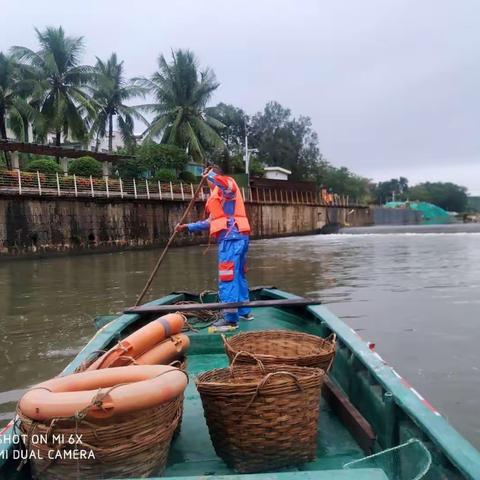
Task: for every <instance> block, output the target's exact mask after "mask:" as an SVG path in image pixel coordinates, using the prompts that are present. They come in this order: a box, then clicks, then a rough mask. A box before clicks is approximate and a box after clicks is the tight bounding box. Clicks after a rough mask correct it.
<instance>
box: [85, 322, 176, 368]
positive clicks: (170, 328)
mask: <svg viewBox="0 0 480 480" xmlns="http://www.w3.org/2000/svg"><path fill="white" fill-rule="evenodd" d="M184 324H185V320H184V317H183V315H180V314H179V313H169V314H168V315H164V316H163V317H159V318H157V319H156V320H153V321H152V322H150V323H147V325H145V326H144V327H142V328H139V329H138V330H137V331H136V332H134V333H132V334H131V335H129V336H128V337H127V338H125V339H123V340H122V341H120V342H118V344H117V345H115V346H114V347H113V348H111V349H110V350H109V351H108V352H106V353H104V354H103V355H102V356H101V357H100V358H98V359H97V360H95V362H93V363H92V364H91V365H90V366H89V367H88V368H87V370H98V369H100V368H109V367H120V366H122V365H128V364H129V363H131V359H132V358H136V357H138V356H139V355H142V354H143V353H145V352H146V351H148V350H150V349H151V348H152V347H154V346H155V345H156V344H157V343H160V342H161V341H163V340H165V339H166V338H168V337H170V336H171V335H175V334H177V333H180V332H181V331H182V328H183V326H184ZM129 357H130V358H129Z"/></svg>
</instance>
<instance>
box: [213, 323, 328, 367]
mask: <svg viewBox="0 0 480 480" xmlns="http://www.w3.org/2000/svg"><path fill="white" fill-rule="evenodd" d="M222 338H223V343H224V345H225V352H226V354H227V355H228V358H229V360H230V362H231V361H232V359H233V358H234V357H235V355H237V354H238V353H239V352H247V353H250V354H252V355H254V356H255V357H256V358H258V359H259V360H260V361H261V362H262V363H263V364H265V365H268V364H270V363H275V364H283V365H298V366H302V367H315V368H321V369H322V370H325V371H326V372H328V371H329V370H330V367H331V366H332V363H333V360H334V357H335V349H336V335H335V334H334V333H332V334H331V335H330V336H328V337H327V338H322V337H317V336H316V335H309V334H308V333H300V332H292V331H289V330H262V331H258V332H246V333H239V334H238V335H234V336H233V337H230V338H228V339H227V338H226V337H225V335H222ZM238 361H239V362H241V363H254V360H253V359H252V356H251V355H246V354H245V353H240V355H239V357H238Z"/></svg>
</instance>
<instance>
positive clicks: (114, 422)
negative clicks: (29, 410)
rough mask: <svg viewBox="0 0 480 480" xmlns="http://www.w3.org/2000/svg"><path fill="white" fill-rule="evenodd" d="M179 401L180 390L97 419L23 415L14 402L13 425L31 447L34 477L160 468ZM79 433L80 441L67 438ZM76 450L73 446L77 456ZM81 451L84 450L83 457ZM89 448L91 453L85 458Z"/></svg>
mask: <svg viewBox="0 0 480 480" xmlns="http://www.w3.org/2000/svg"><path fill="white" fill-rule="evenodd" d="M182 402H183V395H182V396H181V397H178V398H177V399H175V400H172V401H171V402H168V403H165V404H163V405H160V406H157V407H154V408H150V409H146V410H140V411H138V412H134V413H131V414H128V415H119V416H114V417H111V418H109V419H104V420H99V421H95V423H93V422H92V421H91V420H89V421H87V420H85V419H83V420H82V419H79V420H75V419H71V418H69V419H54V420H52V421H50V422H48V423H41V422H37V421H33V420H32V419H30V418H28V417H26V416H24V415H23V414H22V412H21V411H20V410H19V409H18V408H17V414H18V418H17V423H16V425H17V426H18V428H19V430H20V432H19V433H21V434H23V435H26V439H27V440H26V442H25V448H26V449H27V451H28V452H29V458H30V465H31V468H32V477H33V478H35V479H40V480H65V479H68V478H72V479H73V478H75V479H77V478H78V479H82V480H83V479H101V478H131V477H135V478H136V477H146V476H149V475H151V474H152V473H153V472H155V473H156V474H160V473H161V472H163V470H164V469H165V466H166V464H167V458H168V453H169V451H170V443H171V440H172V437H173V434H174V431H175V429H176V428H177V425H178V421H179V418H180V417H179V415H180V414H181V411H182V408H181V405H180V404H181V403H182ZM54 435H55V437H54ZM62 435H63V437H61V436H62ZM77 435H78V436H80V438H81V443H76V444H75V443H74V444H69V443H68V441H69V439H70V441H72V439H73V440H75V439H76V438H79V437H77ZM45 438H48V442H47V443H45ZM37 440H38V441H37ZM34 442H36V443H34ZM74 450H77V452H76V457H75V453H74V452H73V451H74ZM56 451H59V453H58V455H59V457H60V458H58V457H57V458H54V459H50V458H49V455H53V456H54V457H55V455H56V454H55V452H56ZM81 451H84V452H85V453H84V457H82V453H81ZM52 452H53V453H52ZM90 452H93V455H94V457H95V458H88V456H90ZM33 456H34V457H36V458H33ZM40 457H41V458H40ZM79 457H80V459H79Z"/></svg>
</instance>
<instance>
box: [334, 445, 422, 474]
mask: <svg viewBox="0 0 480 480" xmlns="http://www.w3.org/2000/svg"><path fill="white" fill-rule="evenodd" d="M431 465H432V456H431V454H430V452H429V451H428V449H427V447H425V445H424V444H423V443H422V442H421V441H420V440H418V439H416V438H411V439H410V440H408V442H405V443H402V444H401V445H397V446H396V447H393V448H388V449H386V450H383V451H381V452H378V453H375V454H373V455H370V456H368V457H365V458H361V459H359V460H354V461H353V462H349V463H346V464H345V465H344V466H343V468H344V469H348V470H351V469H358V468H377V469H381V470H383V471H384V472H385V475H386V476H387V478H388V479H389V480H420V479H422V478H423V477H424V476H425V475H426V473H427V472H428V470H429V469H430V466H431Z"/></svg>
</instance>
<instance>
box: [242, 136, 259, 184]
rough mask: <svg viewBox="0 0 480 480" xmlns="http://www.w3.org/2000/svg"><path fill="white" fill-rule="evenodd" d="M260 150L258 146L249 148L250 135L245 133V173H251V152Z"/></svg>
mask: <svg viewBox="0 0 480 480" xmlns="http://www.w3.org/2000/svg"><path fill="white" fill-rule="evenodd" d="M256 152H258V148H248V135H247V134H245V155H244V157H243V158H244V160H245V173H246V174H247V175H249V173H250V154H251V153H256Z"/></svg>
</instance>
